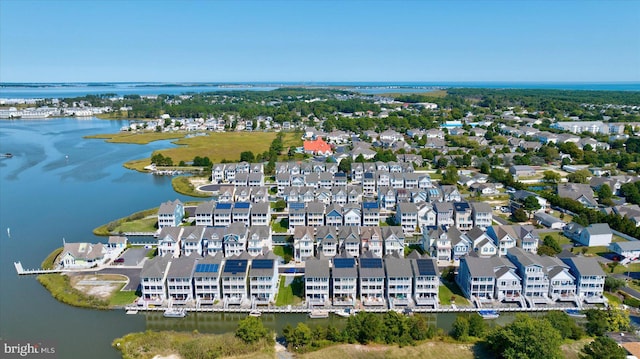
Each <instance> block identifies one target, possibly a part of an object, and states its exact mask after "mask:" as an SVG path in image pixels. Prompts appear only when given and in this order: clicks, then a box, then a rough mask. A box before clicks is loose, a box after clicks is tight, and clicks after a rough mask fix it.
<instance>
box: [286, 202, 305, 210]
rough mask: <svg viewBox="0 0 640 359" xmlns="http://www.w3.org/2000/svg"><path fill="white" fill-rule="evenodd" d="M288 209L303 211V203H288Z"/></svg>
mask: <svg viewBox="0 0 640 359" xmlns="http://www.w3.org/2000/svg"><path fill="white" fill-rule="evenodd" d="M289 208H290V209H304V203H302V202H293V203H289Z"/></svg>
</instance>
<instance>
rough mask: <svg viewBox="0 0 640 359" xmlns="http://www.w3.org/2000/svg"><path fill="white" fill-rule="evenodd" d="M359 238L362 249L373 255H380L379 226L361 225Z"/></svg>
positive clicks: (380, 238)
mask: <svg viewBox="0 0 640 359" xmlns="http://www.w3.org/2000/svg"><path fill="white" fill-rule="evenodd" d="M360 240H361V242H362V243H361V248H362V251H363V252H364V251H369V252H371V253H373V255H374V256H375V257H379V258H381V257H382V253H383V240H382V230H381V229H380V227H377V226H376V227H362V228H361V230H360Z"/></svg>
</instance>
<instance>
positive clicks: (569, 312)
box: [564, 308, 587, 318]
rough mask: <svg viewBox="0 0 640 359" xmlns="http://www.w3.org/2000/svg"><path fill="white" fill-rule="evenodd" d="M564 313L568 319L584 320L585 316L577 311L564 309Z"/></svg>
mask: <svg viewBox="0 0 640 359" xmlns="http://www.w3.org/2000/svg"><path fill="white" fill-rule="evenodd" d="M564 312H565V313H567V315H568V316H570V317H574V318H586V317H587V315H586V314H584V313H582V312H581V311H580V310H579V309H573V308H571V309H565V310H564Z"/></svg>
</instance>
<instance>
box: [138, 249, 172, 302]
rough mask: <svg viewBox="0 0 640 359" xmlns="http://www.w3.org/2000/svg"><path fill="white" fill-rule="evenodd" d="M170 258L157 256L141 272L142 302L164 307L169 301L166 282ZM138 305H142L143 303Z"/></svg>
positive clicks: (147, 262)
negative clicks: (166, 301) (165, 302)
mask: <svg viewBox="0 0 640 359" xmlns="http://www.w3.org/2000/svg"><path fill="white" fill-rule="evenodd" d="M170 260H171V258H170V257H161V256H157V257H154V258H152V259H150V260H148V261H146V262H145V263H144V265H143V267H142V270H141V271H140V288H141V292H142V296H141V297H140V301H141V302H142V304H144V305H145V306H146V305H162V304H163V303H164V301H165V299H167V291H166V286H165V283H166V282H165V281H166V279H167V272H168V270H169V266H170ZM140 301H139V302H138V304H141V302H140Z"/></svg>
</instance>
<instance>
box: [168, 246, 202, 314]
mask: <svg viewBox="0 0 640 359" xmlns="http://www.w3.org/2000/svg"><path fill="white" fill-rule="evenodd" d="M196 259H197V257H196V256H182V257H178V258H173V259H172V260H171V266H169V269H168V270H167V297H168V299H169V300H170V301H171V304H187V302H189V301H190V300H192V299H193V272H194V270H195V264H196Z"/></svg>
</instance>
